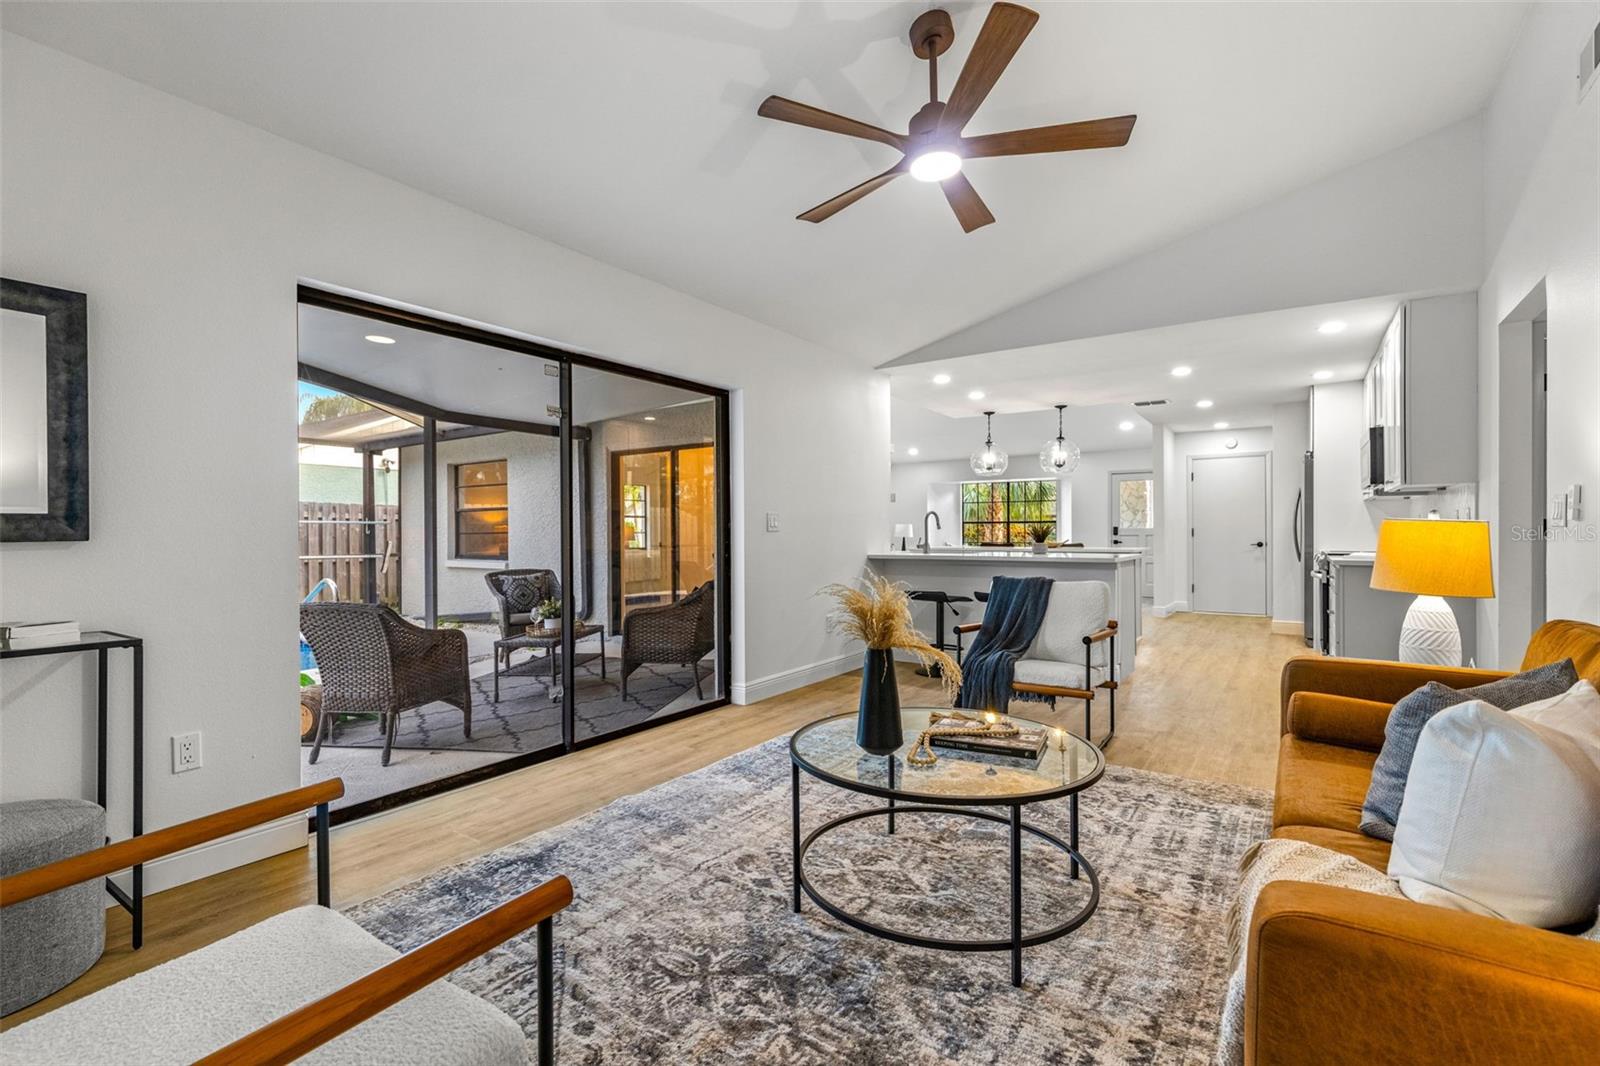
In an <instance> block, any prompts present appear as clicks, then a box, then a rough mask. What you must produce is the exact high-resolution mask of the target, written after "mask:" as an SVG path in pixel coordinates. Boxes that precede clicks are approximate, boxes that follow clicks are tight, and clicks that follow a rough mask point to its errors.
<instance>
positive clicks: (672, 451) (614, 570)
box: [606, 441, 722, 636]
mask: <svg viewBox="0 0 1600 1066" xmlns="http://www.w3.org/2000/svg"><path fill="white" fill-rule="evenodd" d="M701 448H710V449H711V456H712V460H713V462H714V461H715V460H716V459H717V444H716V442H715V441H710V442H706V441H701V442H699V443H696V444H660V445H657V446H656V447H654V448H620V449H618V450H617V451H614V452H612V453H611V469H610V470H609V471H607V474H608V475H609V478H608V480H609V484H607V485H606V508H607V510H608V511H609V512H610V522H611V552H610V556H611V557H610V559H609V560H608V563H609V566H610V573H611V580H610V582H609V584H610V586H611V596H610V597H609V598H610V600H611V608H612V612H613V613H612V617H613V618H614V619H615V620H616V625H615V628H614V629H613V630H612V635H613V636H615V635H616V634H617V633H620V632H621V631H622V555H623V551H624V549H623V547H622V497H621V496H620V495H619V494H618V491H617V490H618V489H619V488H621V486H622V460H624V459H626V458H627V457H629V456H631V455H655V454H657V453H663V452H664V453H666V454H667V455H669V456H671V464H672V470H671V474H672V478H671V487H670V488H669V489H668V491H669V493H670V494H671V504H670V506H669V507H668V512H669V513H670V514H671V516H672V578H671V582H672V587H671V588H670V589H669V590H668V592H669V594H670V595H671V601H670V602H672V603H677V602H678V586H679V585H680V584H681V581H680V576H681V574H680V571H681V568H682V557H681V551H680V549H681V545H680V544H679V540H678V534H679V526H678V491H679V487H680V481H679V477H678V470H679V466H678V453H679V452H687V451H696V450H698V449H701ZM717 481H718V482H720V481H721V475H720V472H718V473H717ZM711 506H712V521H713V523H715V522H716V511H717V501H715V500H713V501H712V505H711ZM719 528H720V527H719ZM717 557H718V566H717V568H716V570H717V579H718V580H719V581H720V580H721V578H722V575H721V569H722V567H721V565H720V564H721V557H722V553H721V552H718V553H717Z"/></svg>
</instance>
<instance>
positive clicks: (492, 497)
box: [451, 459, 510, 561]
mask: <svg viewBox="0 0 1600 1066" xmlns="http://www.w3.org/2000/svg"><path fill="white" fill-rule="evenodd" d="M451 469H452V470H453V471H454V472H455V508H456V526H455V529H456V558H457V559H498V560H501V561H504V560H505V558H506V545H507V542H508V541H509V540H510V534H509V524H508V522H507V521H506V461H505V460H504V459H498V460H495V461H493V462H488V463H462V464H460V465H459V466H455V467H452V468H451Z"/></svg>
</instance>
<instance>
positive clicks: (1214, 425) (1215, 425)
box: [1211, 422, 1228, 429]
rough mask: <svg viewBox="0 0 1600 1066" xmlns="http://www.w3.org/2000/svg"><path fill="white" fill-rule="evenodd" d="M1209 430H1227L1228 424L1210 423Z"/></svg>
mask: <svg viewBox="0 0 1600 1066" xmlns="http://www.w3.org/2000/svg"><path fill="white" fill-rule="evenodd" d="M1211 428H1212V429H1227V428H1228V423H1226V422H1213V423H1211Z"/></svg>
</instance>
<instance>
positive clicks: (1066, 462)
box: [1039, 403, 1083, 474]
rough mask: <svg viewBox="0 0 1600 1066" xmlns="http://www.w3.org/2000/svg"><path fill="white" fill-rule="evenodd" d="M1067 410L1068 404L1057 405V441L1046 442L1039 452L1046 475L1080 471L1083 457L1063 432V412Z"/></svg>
mask: <svg viewBox="0 0 1600 1066" xmlns="http://www.w3.org/2000/svg"><path fill="white" fill-rule="evenodd" d="M1066 409H1067V405H1066V404H1064V403H1058V404H1056V439H1055V440H1052V441H1046V442H1045V446H1044V447H1043V448H1042V449H1040V451H1039V468H1040V469H1041V470H1043V471H1044V472H1045V473H1046V474H1070V473H1072V472H1073V471H1074V470H1076V469H1078V460H1079V459H1080V458H1082V456H1083V453H1082V452H1080V451H1079V450H1078V446H1077V445H1076V444H1074V443H1072V442H1071V441H1070V440H1068V439H1067V438H1066V435H1065V434H1064V433H1062V431H1061V412H1062V411H1065V410H1066Z"/></svg>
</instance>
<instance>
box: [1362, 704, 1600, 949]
mask: <svg viewBox="0 0 1600 1066" xmlns="http://www.w3.org/2000/svg"><path fill="white" fill-rule="evenodd" d="M1597 760H1600V696H1597V695H1596V693H1595V690H1594V687H1593V686H1592V685H1587V683H1586V682H1580V683H1579V684H1578V685H1576V686H1574V687H1573V688H1572V689H1571V690H1569V691H1568V692H1567V693H1566V694H1565V695H1563V696H1560V697H1557V698H1555V699H1552V700H1545V701H1541V703H1539V704H1529V705H1528V706H1527V707H1524V708H1521V709H1520V711H1519V713H1517V714H1510V713H1508V712H1506V711H1502V710H1500V709H1499V708H1497V707H1493V706H1490V705H1489V704H1487V703H1485V702H1483V701H1482V700H1473V701H1471V702H1470V703H1463V704H1460V705H1459V706H1456V707H1452V708H1450V709H1448V710H1446V711H1443V712H1441V713H1440V714H1438V715H1435V716H1434V718H1433V719H1432V720H1431V721H1430V722H1429V723H1428V725H1427V727H1426V728H1425V729H1423V731H1422V736H1421V738H1420V739H1419V740H1418V742H1417V753H1416V757H1415V758H1414V759H1413V761H1412V763H1411V774H1410V777H1409V778H1408V779H1407V781H1406V794H1405V799H1404V801H1403V802H1402V803H1401V805H1400V819H1399V822H1398V823H1397V824H1396V826H1395V834H1394V850H1393V851H1391V852H1390V855H1389V876H1390V877H1393V878H1395V879H1396V880H1397V881H1398V882H1399V883H1400V890H1401V891H1402V892H1404V893H1405V894H1406V895H1407V896H1408V897H1409V898H1411V899H1414V900H1417V901H1419V902H1422V903H1432V904H1435V905H1437V906H1441V907H1450V908H1453V909H1456V910H1465V911H1472V912H1474V913H1477V914H1487V915H1492V916H1495V917H1499V918H1506V919H1509V920H1510V921H1514V922H1522V923H1524V924H1527V925H1534V926H1539V927H1541V928H1553V927H1555V926H1562V925H1570V924H1573V923H1576V922H1581V921H1584V920H1586V919H1587V918H1588V917H1589V916H1590V915H1593V914H1594V913H1595V909H1596V907H1597V906H1600V761H1597Z"/></svg>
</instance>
